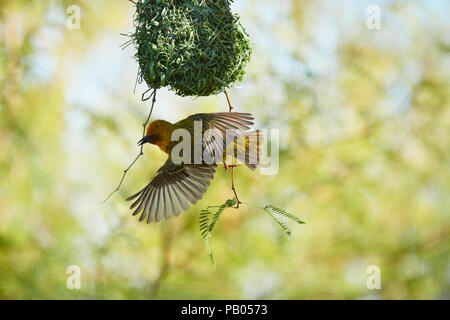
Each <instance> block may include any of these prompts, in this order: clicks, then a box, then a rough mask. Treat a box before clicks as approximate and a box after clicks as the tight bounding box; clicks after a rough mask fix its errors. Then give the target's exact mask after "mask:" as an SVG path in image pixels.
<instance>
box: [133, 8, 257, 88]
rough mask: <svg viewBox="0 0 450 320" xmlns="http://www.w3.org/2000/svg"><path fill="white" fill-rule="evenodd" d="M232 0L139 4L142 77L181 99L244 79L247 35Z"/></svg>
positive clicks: (248, 52)
mask: <svg viewBox="0 0 450 320" xmlns="http://www.w3.org/2000/svg"><path fill="white" fill-rule="evenodd" d="M230 2H231V1H230V0H203V1H199V0H182V1H180V0H157V1H155V0H139V1H138V2H137V3H136V18H135V26H136V31H135V33H134V34H132V35H131V42H133V43H134V44H135V46H136V47H137V53H136V59H137V61H138V62H139V66H140V76H141V77H142V78H143V79H144V80H145V81H146V83H147V84H148V86H149V87H151V88H154V89H158V88H160V87H166V86H168V87H169V88H170V89H171V90H175V92H176V94H178V95H180V96H209V95H213V94H217V93H220V92H222V91H223V90H224V89H226V88H228V87H230V86H231V85H232V84H233V83H234V82H235V81H237V80H239V81H240V80H242V77H243V75H244V73H245V71H244V68H245V65H246V64H247V62H248V61H249V60H250V55H251V48H250V43H249V39H248V35H247V33H246V32H245V29H244V28H243V27H242V25H241V23H240V22H239V17H238V16H237V15H234V14H233V13H232V12H231V10H230Z"/></svg>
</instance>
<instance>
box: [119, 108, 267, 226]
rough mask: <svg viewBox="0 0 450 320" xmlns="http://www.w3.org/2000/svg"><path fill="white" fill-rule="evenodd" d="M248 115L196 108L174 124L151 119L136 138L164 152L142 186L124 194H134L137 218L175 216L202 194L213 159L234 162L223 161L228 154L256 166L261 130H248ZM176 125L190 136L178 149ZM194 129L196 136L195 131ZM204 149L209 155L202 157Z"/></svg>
mask: <svg viewBox="0 0 450 320" xmlns="http://www.w3.org/2000/svg"><path fill="white" fill-rule="evenodd" d="M252 120H254V118H253V116H252V115H251V114H249V113H237V112H221V113H200V114H195V115H192V116H189V117H187V118H186V119H184V120H181V121H178V122H176V123H174V124H172V123H170V122H167V121H164V120H156V121H153V122H152V123H150V124H149V126H148V127H147V130H146V135H145V136H144V137H143V138H142V139H141V140H140V141H139V142H138V144H139V145H143V144H146V143H150V144H153V145H156V146H158V147H159V148H160V149H161V150H162V151H163V152H165V153H167V154H168V155H169V158H168V159H167V161H166V162H165V164H164V165H163V166H162V167H161V168H159V169H158V171H157V174H156V176H155V177H154V178H153V179H152V180H151V181H150V183H149V184H148V185H147V186H146V187H145V188H143V189H142V190H141V191H139V192H138V193H136V194H135V195H133V196H131V197H129V198H128V199H127V200H128V201H132V200H134V202H133V204H132V205H131V209H135V210H134V212H133V215H137V214H139V213H141V212H142V214H141V216H140V218H139V221H143V220H145V219H147V223H150V222H152V221H161V220H162V219H163V218H165V219H166V220H167V219H169V218H171V217H172V216H176V217H177V216H179V215H180V213H181V212H182V211H186V210H188V209H189V208H190V206H191V205H192V204H195V203H197V201H198V200H200V199H201V198H202V197H203V194H204V193H205V192H206V189H207V188H208V186H209V184H210V181H211V180H212V179H213V178H214V174H215V171H216V167H217V163H219V162H220V161H224V167H225V169H227V168H228V167H234V166H236V165H231V166H230V165H227V164H226V162H225V160H226V156H227V155H228V156H230V155H231V156H232V157H233V161H234V160H235V159H238V160H239V161H241V162H243V163H244V164H245V165H246V166H247V167H249V168H250V169H252V170H255V169H256V167H257V164H258V162H259V161H260V158H261V156H260V151H261V149H262V148H260V146H261V145H262V134H261V131H259V130H256V131H252V132H249V130H250V126H251V125H253V122H252ZM177 129H184V130H178V131H176V130H177ZM180 131H181V133H183V132H187V133H188V134H189V135H188V136H189V138H190V140H189V139H188V141H187V142H188V147H187V148H185V149H181V152H180V149H179V144H180V142H179V141H173V140H172V136H173V135H174V134H175V135H176V133H178V132H180ZM199 131H201V139H200V140H199V139H198V137H197V136H196V135H198V133H199ZM183 142H186V141H184V140H183V141H182V142H181V143H183ZM205 154H206V155H211V157H206V158H207V159H206V158H205V157H204V156H205ZM199 156H200V157H199ZM180 158H182V160H181V161H180ZM199 159H200V161H199ZM211 160H212V161H211Z"/></svg>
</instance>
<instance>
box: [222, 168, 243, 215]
mask: <svg viewBox="0 0 450 320" xmlns="http://www.w3.org/2000/svg"><path fill="white" fill-rule="evenodd" d="M236 167H239V164H228V163H226V162H224V163H223V168H224V169H225V172H227V171H228V169H229V168H231V190H233V193H234V197H235V198H236V207H235V208H236V209H239V205H240V204H241V201H240V200H239V197H238V195H237V192H236V188H235V186H234V169H235V168H236Z"/></svg>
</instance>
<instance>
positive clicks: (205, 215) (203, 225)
mask: <svg viewBox="0 0 450 320" xmlns="http://www.w3.org/2000/svg"><path fill="white" fill-rule="evenodd" d="M235 205H236V199H231V200H227V201H225V203H223V204H222V205H220V206H209V207H207V208H206V209H203V210H202V211H201V213H200V220H199V223H200V232H201V235H202V238H203V240H204V241H205V246H206V250H207V251H208V255H209V260H211V263H212V264H213V266H214V267H215V266H216V261H215V259H214V254H213V251H212V248H211V242H210V239H211V232H212V231H213V229H214V226H215V225H216V223H217V221H218V220H219V218H220V215H221V214H222V213H223V211H224V210H225V209H227V208H231V207H233V206H235ZM212 208H217V211H216V212H215V213H214V214H212V212H211V209H212Z"/></svg>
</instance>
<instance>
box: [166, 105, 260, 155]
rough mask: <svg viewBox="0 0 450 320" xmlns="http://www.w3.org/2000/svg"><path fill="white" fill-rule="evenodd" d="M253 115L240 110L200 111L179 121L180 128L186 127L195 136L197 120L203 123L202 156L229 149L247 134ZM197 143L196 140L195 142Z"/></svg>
mask: <svg viewBox="0 0 450 320" xmlns="http://www.w3.org/2000/svg"><path fill="white" fill-rule="evenodd" d="M252 120H254V118H253V116H252V115H251V114H250V113H240V112H217V113H198V114H194V115H191V116H189V117H187V118H186V119H184V120H181V121H179V122H177V123H176V124H175V125H177V126H178V127H180V128H186V129H188V130H190V131H191V135H192V136H193V137H194V136H195V130H194V127H195V122H200V123H201V129H202V136H203V139H202V141H200V143H201V144H202V148H198V149H197V151H201V152H202V154H201V156H204V155H205V150H206V151H207V152H206V154H209V155H212V154H215V155H218V158H221V157H222V155H223V154H224V153H225V152H226V151H227V150H228V149H229V148H228V147H229V146H230V144H233V143H234V142H235V141H236V140H239V139H240V138H241V137H244V136H245V135H246V132H248V131H249V130H250V126H252V125H253V122H252ZM194 143H196V142H194Z"/></svg>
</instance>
